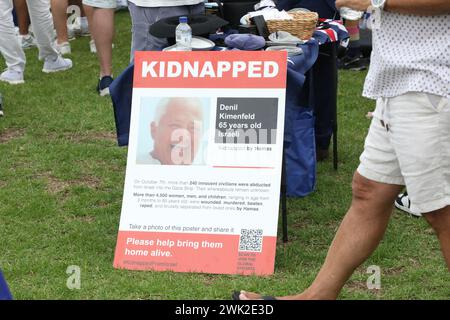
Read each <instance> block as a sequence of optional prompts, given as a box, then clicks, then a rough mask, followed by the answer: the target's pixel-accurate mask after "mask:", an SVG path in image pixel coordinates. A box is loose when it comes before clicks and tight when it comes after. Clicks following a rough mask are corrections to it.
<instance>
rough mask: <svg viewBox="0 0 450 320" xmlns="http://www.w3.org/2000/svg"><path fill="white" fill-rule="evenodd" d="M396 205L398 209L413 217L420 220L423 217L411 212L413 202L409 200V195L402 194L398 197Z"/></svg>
mask: <svg viewBox="0 0 450 320" xmlns="http://www.w3.org/2000/svg"><path fill="white" fill-rule="evenodd" d="M394 205H395V207H396V208H397V209H399V210H401V211H403V212H405V213H408V214H409V215H410V216H412V217H416V218H419V217H421V216H422V215H421V214H420V213H419V212H413V211H411V200H409V196H408V193H406V192H404V193H400V194H399V195H398V197H397V199H396V200H395V202H394Z"/></svg>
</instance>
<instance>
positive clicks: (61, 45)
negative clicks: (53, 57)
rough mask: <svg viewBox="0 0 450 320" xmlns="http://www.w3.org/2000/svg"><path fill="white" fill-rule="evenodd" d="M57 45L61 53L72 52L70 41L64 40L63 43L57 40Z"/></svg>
mask: <svg viewBox="0 0 450 320" xmlns="http://www.w3.org/2000/svg"><path fill="white" fill-rule="evenodd" d="M55 47H56V50H58V52H59V53H60V54H61V55H63V56H64V55H66V54H71V53H72V48H71V47H70V43H69V42H63V43H58V42H57V41H56V42H55Z"/></svg>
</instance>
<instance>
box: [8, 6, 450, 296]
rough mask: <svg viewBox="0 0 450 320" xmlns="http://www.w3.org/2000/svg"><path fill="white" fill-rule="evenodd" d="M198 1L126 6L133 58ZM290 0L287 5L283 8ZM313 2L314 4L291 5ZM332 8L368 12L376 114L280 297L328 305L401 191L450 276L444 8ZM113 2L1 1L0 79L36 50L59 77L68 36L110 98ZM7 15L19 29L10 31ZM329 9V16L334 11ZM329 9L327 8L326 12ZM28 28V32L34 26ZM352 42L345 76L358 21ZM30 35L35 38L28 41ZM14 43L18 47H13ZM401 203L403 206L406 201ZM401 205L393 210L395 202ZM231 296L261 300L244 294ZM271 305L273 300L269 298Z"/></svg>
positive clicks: (356, 61)
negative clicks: (337, 214) (308, 261)
mask: <svg viewBox="0 0 450 320" xmlns="http://www.w3.org/2000/svg"><path fill="white" fill-rule="evenodd" d="M203 2H204V1H203V0H128V2H127V3H126V4H122V5H123V6H127V7H128V10H129V12H130V15H131V20H132V43H131V54H130V59H131V60H133V53H134V51H136V50H143V51H145V50H160V49H162V48H164V47H165V46H167V42H166V41H167V40H166V39H162V38H155V37H153V36H152V35H150V33H149V28H150V26H151V25H152V24H153V23H155V22H156V21H157V20H159V19H162V18H165V17H169V16H180V15H188V14H196V13H200V12H203V11H204V3H203ZM285 2H286V1H285ZM296 2H298V3H300V4H301V3H302V2H304V3H305V4H307V3H312V2H314V1H312V2H311V1H307V0H304V1H296ZM319 2H323V3H327V4H328V7H329V5H330V2H331V3H332V6H333V7H332V8H331V11H330V12H331V13H330V15H331V14H334V13H335V12H334V11H333V10H336V8H337V9H338V8H340V7H349V8H353V9H356V10H362V11H366V10H367V9H368V8H369V7H370V6H371V7H372V8H373V14H374V17H373V20H372V30H373V52H372V55H371V61H370V62H371V64H370V67H369V72H368V75H367V78H366V82H365V85H364V89H363V96H365V97H367V98H370V99H373V100H376V101H377V104H376V109H375V111H374V113H373V118H372V122H371V126H370V130H369V133H368V136H367V138H366V142H365V146H364V151H363V153H362V155H361V157H360V161H361V163H360V165H359V167H358V169H357V170H356V172H355V174H354V178H353V198H352V203H351V206H350V208H349V210H348V212H347V214H346V215H345V217H344V220H343V222H342V224H341V226H340V228H339V230H338V231H337V234H336V237H335V239H334V241H333V243H332V244H331V247H330V250H329V252H328V255H327V258H326V260H325V262H324V265H323V267H322V269H321V270H320V272H319V274H318V276H317V278H316V279H315V280H314V282H313V283H312V285H311V286H310V287H309V288H307V289H306V290H305V291H304V292H303V293H300V294H297V295H293V296H288V297H281V298H283V299H306V298H316V299H334V298H336V297H337V296H338V294H339V292H340V291H341V289H342V287H343V285H344V284H345V282H346V281H347V280H348V279H349V277H350V276H351V274H352V273H353V271H354V270H355V269H356V268H357V267H358V266H359V265H360V264H361V263H363V262H364V261H365V260H366V259H367V258H368V257H369V256H370V255H371V253H372V252H373V251H374V250H375V249H376V248H377V246H378V244H379V243H380V241H381V239H382V238H383V234H384V232H385V230H386V228H387V225H388V222H389V218H390V215H391V211H392V204H393V203H394V200H395V199H396V197H397V195H398V194H399V193H400V192H401V191H402V190H403V188H404V186H405V185H406V187H407V189H408V197H409V198H408V199H407V201H408V208H409V206H411V211H413V212H420V213H422V215H423V216H424V218H425V219H426V220H427V221H428V222H429V224H430V225H431V226H432V228H433V229H434V230H435V232H436V234H437V236H438V238H439V241H440V244H441V249H442V253H443V256H444V259H445V261H446V264H447V266H448V268H449V270H450V58H449V57H450V56H449V55H448V50H449V49H450V1H448V0H323V1H315V4H313V5H312V8H311V9H312V10H314V9H315V7H314V6H315V5H317V3H319ZM118 3H119V1H118V0H74V1H69V0H52V1H51V3H49V1H48V0H14V3H13V0H2V1H1V2H0V51H1V53H2V55H3V57H4V59H5V61H6V65H7V69H6V70H5V71H4V72H3V73H2V74H1V75H0V80H1V81H5V82H8V83H10V84H22V83H24V81H25V79H24V70H25V65H26V59H25V54H24V51H23V50H24V49H27V48H30V47H32V46H37V47H38V49H39V59H40V60H42V61H43V68H42V71H43V72H46V73H52V72H64V71H65V70H68V69H70V68H72V65H73V63H72V61H71V59H69V58H64V55H67V54H69V53H70V52H71V48H70V42H69V41H70V39H71V38H72V37H73V35H74V32H78V34H80V35H82V36H91V37H92V40H91V50H92V51H93V52H96V53H97V56H98V61H99V79H98V85H97V91H98V93H99V94H100V95H101V96H104V95H108V94H109V86H110V84H111V83H112V81H113V74H112V52H113V38H114V12H115V10H116V9H117V6H118ZM71 4H75V5H77V7H78V8H80V12H79V14H80V18H79V26H78V28H77V29H76V30H74V29H72V28H68V27H67V8H68V6H69V5H71ZM13 8H15V16H16V21H17V24H18V30H17V32H16V29H15V24H14V17H13ZM333 8H334V9H333ZM329 10H330V8H329ZM30 27H31V28H30ZM347 27H348V29H349V32H350V36H351V45H350V50H349V55H347V57H346V58H345V59H346V60H343V61H342V65H343V66H344V68H346V69H352V70H362V69H365V68H366V67H368V64H365V63H364V62H362V61H361V58H362V53H361V46H360V43H359V30H358V23H356V22H354V23H349V24H348V25H347ZM30 30H32V34H30ZM18 39H19V40H20V41H18ZM404 200H405V199H404V197H402V198H401V199H400V204H401V205H403V204H404V203H405V201H404ZM400 204H399V205H400ZM234 298H236V299H241V300H246V299H261V298H263V296H261V295H259V294H254V293H248V292H245V291H242V292H238V293H237V294H236V295H235V296H234ZM269 298H270V297H269Z"/></svg>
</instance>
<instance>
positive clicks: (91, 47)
mask: <svg viewBox="0 0 450 320" xmlns="http://www.w3.org/2000/svg"><path fill="white" fill-rule="evenodd" d="M89 50H91V53H97V47H96V46H95V41H94V39H91V41H89Z"/></svg>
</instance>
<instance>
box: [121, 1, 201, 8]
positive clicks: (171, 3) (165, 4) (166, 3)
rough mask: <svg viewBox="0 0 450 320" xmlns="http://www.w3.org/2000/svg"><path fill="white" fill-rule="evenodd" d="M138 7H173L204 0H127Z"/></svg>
mask: <svg viewBox="0 0 450 320" xmlns="http://www.w3.org/2000/svg"><path fill="white" fill-rule="evenodd" d="M129 1H130V2H133V3H134V4H135V5H137V6H138V7H174V6H186V5H192V4H199V3H202V2H204V0H129Z"/></svg>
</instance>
